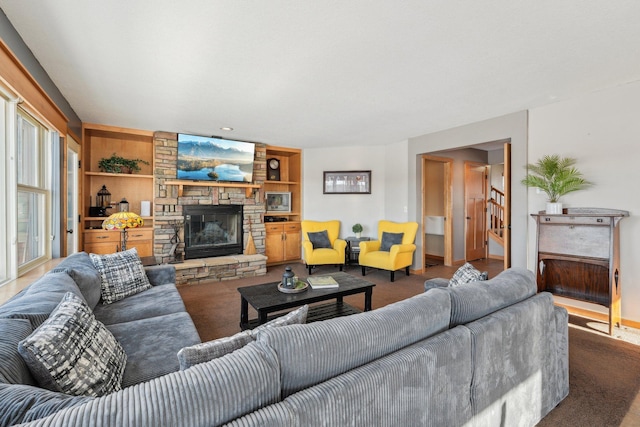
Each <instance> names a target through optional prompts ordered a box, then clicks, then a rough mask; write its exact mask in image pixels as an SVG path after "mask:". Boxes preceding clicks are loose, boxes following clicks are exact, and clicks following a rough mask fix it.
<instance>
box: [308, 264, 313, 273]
mask: <svg viewBox="0 0 640 427" xmlns="http://www.w3.org/2000/svg"><path fill="white" fill-rule="evenodd" d="M307 268H308V269H309V276H311V269H312V268H313V265H308V264H307Z"/></svg>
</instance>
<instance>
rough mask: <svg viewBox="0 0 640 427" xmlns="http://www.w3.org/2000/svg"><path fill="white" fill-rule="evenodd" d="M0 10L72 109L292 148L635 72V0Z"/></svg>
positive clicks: (408, 0)
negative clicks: (223, 128) (224, 129)
mask: <svg viewBox="0 0 640 427" xmlns="http://www.w3.org/2000/svg"><path fill="white" fill-rule="evenodd" d="M0 8H2V10H3V11H4V12H5V14H6V15H7V17H8V18H9V20H10V21H11V23H12V24H13V25H14V27H15V28H16V29H17V31H18V32H19V33H20V35H21V36H22V38H23V39H24V41H25V42H26V44H27V45H28V46H29V47H30V48H31V50H32V51H33V53H34V55H35V56H36V58H37V59H38V60H39V61H40V63H41V64H42V66H43V67H44V68H45V70H47V72H48V73H49V75H50V77H51V78H52V80H53V81H54V82H55V84H56V85H57V86H58V88H59V89H60V91H61V92H62V93H63V95H64V96H65V97H66V98H67V100H68V101H69V103H70V104H71V106H72V107H73V109H74V110H75V111H76V113H77V114H78V115H79V116H80V118H81V119H82V121H84V122H93V123H103V124H109V125H115V126H123V127H131V128H138V129H147V130H163V131H170V132H190V133H197V134H202V135H222V136H226V137H229V138H237V139H244V140H250V141H259V142H265V143H268V144H275V145H283V146H293V147H301V148H307V147H321V146H340V145H373V144H389V143H395V142H399V141H402V140H405V139H407V138H410V137H413V136H418V135H422V134H426V133H430V132H434V131H438V130H442V129H447V128H451V127H455V126H459V125H463V124H467V123H471V122H475V121H479V120H483V119H487V118H491V117H497V116H500V115H504V114H508V113H512V112H515V111H520V110H524V109H529V108H532V107H536V106H541V105H545V104H548V103H551V102H556V101H558V100H562V99H567V98H571V97H574V96H576V95H578V94H581V93H585V92H591V91H595V90H600V89H603V88H607V87H611V86H616V85H620V84H624V83H627V82H631V81H636V80H639V79H640V24H638V22H639V21H640V2H638V1H637V0H618V1H615V2H612V1H602V0H564V1H552V0H541V1H531V0H526V1H522V0H486V1H472V0H468V1H462V0H449V1H442V0H441V1H434V0H403V1H392V0H387V1H380V0H356V1H353V0H341V1H336V0H322V1H310V0H279V1H273V0H242V1H240V0H235V1H233V0H228V1H220V0H215V1H214V0H185V1H175V0H136V1H131V0H109V1H101V2H97V1H86V0H56V1H36V0H0ZM223 126H230V127H233V128H234V129H235V130H234V131H233V132H223V131H221V130H220V128H221V127H223Z"/></svg>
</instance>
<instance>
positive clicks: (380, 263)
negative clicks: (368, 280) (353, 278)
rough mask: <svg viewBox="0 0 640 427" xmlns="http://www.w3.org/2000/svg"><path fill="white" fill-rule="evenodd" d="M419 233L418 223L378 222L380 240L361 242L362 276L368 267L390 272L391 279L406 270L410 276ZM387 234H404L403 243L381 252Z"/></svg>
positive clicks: (360, 262)
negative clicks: (402, 269) (400, 271)
mask: <svg viewBox="0 0 640 427" xmlns="http://www.w3.org/2000/svg"><path fill="white" fill-rule="evenodd" d="M417 231H418V223H417V222H393V221H386V220H381V221H378V240H369V241H365V242H360V255H359V257H358V263H359V264H360V266H361V267H362V275H363V276H364V275H365V273H366V267H373V268H379V269H381V270H388V271H389V272H390V279H391V281H392V282H393V281H394V279H395V271H396V270H399V269H401V268H404V269H405V272H406V274H407V276H408V275H409V267H410V266H411V264H412V263H413V253H414V252H415V250H416V245H415V240H416V233H417ZM385 233H393V234H400V233H402V243H401V244H397V245H392V246H391V249H389V250H388V251H385V250H381V249H384V248H381V245H382V239H383V238H384V237H385V236H384V235H385Z"/></svg>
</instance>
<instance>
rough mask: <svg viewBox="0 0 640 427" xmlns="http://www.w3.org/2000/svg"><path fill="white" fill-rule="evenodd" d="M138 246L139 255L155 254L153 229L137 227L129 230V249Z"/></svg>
mask: <svg viewBox="0 0 640 427" xmlns="http://www.w3.org/2000/svg"><path fill="white" fill-rule="evenodd" d="M131 248H136V249H137V251H138V256H140V257H145V256H152V255H153V230H151V229H144V228H135V229H132V230H130V231H129V233H128V238H127V249H131Z"/></svg>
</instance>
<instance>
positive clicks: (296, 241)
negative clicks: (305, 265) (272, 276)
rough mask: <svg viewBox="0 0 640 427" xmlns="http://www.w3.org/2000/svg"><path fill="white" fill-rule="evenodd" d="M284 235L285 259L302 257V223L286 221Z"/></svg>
mask: <svg viewBox="0 0 640 427" xmlns="http://www.w3.org/2000/svg"><path fill="white" fill-rule="evenodd" d="M284 237H285V240H284V259H285V261H291V260H298V259H300V252H301V249H302V240H301V233H300V223H285V226H284Z"/></svg>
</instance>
